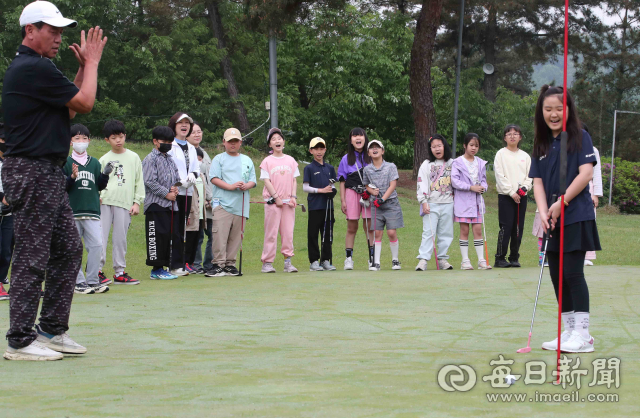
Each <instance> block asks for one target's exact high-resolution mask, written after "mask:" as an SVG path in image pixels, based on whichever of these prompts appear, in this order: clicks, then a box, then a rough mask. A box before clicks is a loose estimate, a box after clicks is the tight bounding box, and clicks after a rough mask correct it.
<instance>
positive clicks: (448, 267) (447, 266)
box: [438, 259, 453, 270]
mask: <svg viewBox="0 0 640 418" xmlns="http://www.w3.org/2000/svg"><path fill="white" fill-rule="evenodd" d="M438 262H439V263H440V270H453V266H452V265H451V264H449V262H448V261H447V260H445V259H442V260H438Z"/></svg>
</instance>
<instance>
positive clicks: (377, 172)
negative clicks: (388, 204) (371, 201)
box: [362, 160, 399, 200]
mask: <svg viewBox="0 0 640 418" xmlns="http://www.w3.org/2000/svg"><path fill="white" fill-rule="evenodd" d="M362 171H363V172H364V174H363V176H362V180H363V181H364V185H365V186H368V185H369V184H373V185H374V186H376V187H377V188H378V189H379V191H380V194H379V195H378V197H380V198H382V196H383V195H384V194H385V193H386V192H387V189H388V188H389V186H390V185H391V182H392V181H393V180H398V178H399V176H398V169H397V168H396V165H395V164H394V163H388V162H386V161H384V160H383V161H382V165H381V166H380V168H376V167H375V166H374V165H373V163H371V164H369V165H368V166H366V167H365V168H364V170H362ZM396 197H398V193H396V191H395V189H394V190H393V192H391V195H389V197H388V198H387V200H388V199H395V198H396Z"/></svg>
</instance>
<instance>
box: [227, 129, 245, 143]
mask: <svg viewBox="0 0 640 418" xmlns="http://www.w3.org/2000/svg"><path fill="white" fill-rule="evenodd" d="M232 139H237V140H238V141H242V135H241V134H240V131H239V130H237V129H236V128H229V129H227V130H226V131H224V136H223V141H225V142H227V141H231V140H232Z"/></svg>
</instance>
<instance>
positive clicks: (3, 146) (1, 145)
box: [0, 142, 7, 154]
mask: <svg viewBox="0 0 640 418" xmlns="http://www.w3.org/2000/svg"><path fill="white" fill-rule="evenodd" d="M0 152H1V153H3V154H4V153H5V152H7V144H5V143H4V142H0Z"/></svg>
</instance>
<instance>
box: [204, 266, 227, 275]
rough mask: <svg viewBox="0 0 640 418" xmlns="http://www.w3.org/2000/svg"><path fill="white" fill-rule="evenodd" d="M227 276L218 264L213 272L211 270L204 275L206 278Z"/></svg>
mask: <svg viewBox="0 0 640 418" xmlns="http://www.w3.org/2000/svg"><path fill="white" fill-rule="evenodd" d="M226 275H227V273H225V272H224V270H223V269H222V267H220V266H218V265H217V264H214V265H213V267H212V268H211V270H209V271H208V272H206V273H205V274H204V277H222V276H226Z"/></svg>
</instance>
